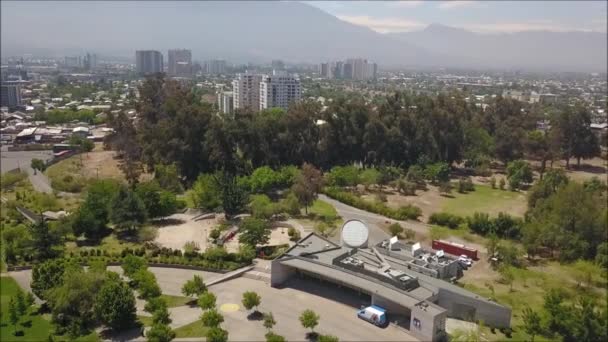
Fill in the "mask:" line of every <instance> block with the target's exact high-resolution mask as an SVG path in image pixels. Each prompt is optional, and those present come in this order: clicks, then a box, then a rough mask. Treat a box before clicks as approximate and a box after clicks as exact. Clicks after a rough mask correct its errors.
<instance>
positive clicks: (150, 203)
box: [135, 181, 177, 218]
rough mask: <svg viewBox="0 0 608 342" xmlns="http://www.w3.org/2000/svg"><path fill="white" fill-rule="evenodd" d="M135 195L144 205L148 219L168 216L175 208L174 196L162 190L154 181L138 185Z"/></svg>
mask: <svg viewBox="0 0 608 342" xmlns="http://www.w3.org/2000/svg"><path fill="white" fill-rule="evenodd" d="M135 193H136V194H137V196H138V197H139V198H140V199H141V200H142V202H143V203H144V206H145V208H146V213H147V216H148V217H149V218H156V217H166V216H169V215H171V214H173V213H174V212H175V210H176V208H177V200H176V199H175V195H174V194H173V193H171V192H168V191H164V190H162V188H161V187H160V185H159V184H158V183H157V182H156V181H150V182H145V183H139V184H138V185H137V187H136V189H135Z"/></svg>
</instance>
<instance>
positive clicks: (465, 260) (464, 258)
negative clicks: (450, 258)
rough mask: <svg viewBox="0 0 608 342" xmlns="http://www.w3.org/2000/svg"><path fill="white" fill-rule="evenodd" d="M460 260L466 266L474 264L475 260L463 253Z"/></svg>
mask: <svg viewBox="0 0 608 342" xmlns="http://www.w3.org/2000/svg"><path fill="white" fill-rule="evenodd" d="M458 262H459V263H460V264H461V265H462V266H464V267H467V268H468V267H470V266H471V265H472V264H473V261H472V260H471V258H469V257H468V256H466V255H464V254H463V255H461V256H460V257H458Z"/></svg>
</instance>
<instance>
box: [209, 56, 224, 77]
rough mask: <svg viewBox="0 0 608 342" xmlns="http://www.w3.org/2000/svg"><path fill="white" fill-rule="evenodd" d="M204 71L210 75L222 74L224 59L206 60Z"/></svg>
mask: <svg viewBox="0 0 608 342" xmlns="http://www.w3.org/2000/svg"><path fill="white" fill-rule="evenodd" d="M205 71H206V72H207V73H208V74H212V75H219V74H223V73H225V72H226V61H225V60H223V59H213V60H210V61H207V63H206V70H205Z"/></svg>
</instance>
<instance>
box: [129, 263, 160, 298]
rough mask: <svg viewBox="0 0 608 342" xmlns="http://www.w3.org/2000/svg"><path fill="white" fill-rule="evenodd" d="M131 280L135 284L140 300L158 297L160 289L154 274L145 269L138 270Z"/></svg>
mask: <svg viewBox="0 0 608 342" xmlns="http://www.w3.org/2000/svg"><path fill="white" fill-rule="evenodd" d="M132 279H133V281H134V282H135V283H136V284H137V288H138V290H139V295H140V297H141V298H143V299H150V298H154V297H158V296H160V294H161V292H160V287H159V286H158V283H157V282H156V277H155V276H154V273H152V272H150V271H148V270H145V269H140V270H139V271H137V272H135V274H134V275H133V277H132Z"/></svg>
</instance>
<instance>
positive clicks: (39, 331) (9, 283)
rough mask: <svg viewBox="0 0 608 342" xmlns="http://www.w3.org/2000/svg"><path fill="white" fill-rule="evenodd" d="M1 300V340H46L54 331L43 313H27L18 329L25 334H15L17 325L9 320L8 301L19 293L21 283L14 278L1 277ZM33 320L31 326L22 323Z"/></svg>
mask: <svg viewBox="0 0 608 342" xmlns="http://www.w3.org/2000/svg"><path fill="white" fill-rule="evenodd" d="M0 285H1V286H0V294H1V297H0V301H1V308H2V320H1V322H2V324H1V327H2V328H1V329H0V340H2V341H45V340H46V339H47V338H48V336H49V334H50V333H51V331H52V326H51V322H49V321H47V320H46V319H44V318H43V317H42V315H29V314H26V315H25V316H24V317H22V318H21V320H20V323H18V324H17V330H21V331H23V336H15V335H14V334H13V333H14V332H15V327H14V326H13V325H11V323H10V322H9V314H8V303H9V301H10V298H11V297H13V296H15V295H16V294H17V291H18V289H19V285H17V283H16V282H15V280H14V279H13V278H10V277H1V278H0ZM27 321H29V322H31V326H29V327H26V326H23V325H22V323H25V322H27Z"/></svg>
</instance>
